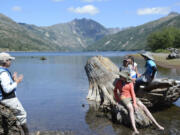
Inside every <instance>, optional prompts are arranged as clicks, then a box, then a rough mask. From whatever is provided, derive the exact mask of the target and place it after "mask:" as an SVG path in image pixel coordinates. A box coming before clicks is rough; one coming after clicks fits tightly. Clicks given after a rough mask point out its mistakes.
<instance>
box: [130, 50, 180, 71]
mask: <svg viewBox="0 0 180 135" xmlns="http://www.w3.org/2000/svg"><path fill="white" fill-rule="evenodd" d="M168 55H169V54H168V53H152V56H153V57H154V59H155V62H156V64H157V65H158V66H160V67H164V68H176V69H178V70H180V59H166V58H167V56H168ZM132 56H134V57H135V58H137V59H143V57H141V55H139V54H133V55H132Z"/></svg>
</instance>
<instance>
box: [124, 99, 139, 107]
mask: <svg viewBox="0 0 180 135" xmlns="http://www.w3.org/2000/svg"><path fill="white" fill-rule="evenodd" d="M138 101H139V99H138V98H136V103H137V102H138ZM132 102H133V100H132V98H124V99H122V100H121V103H122V104H123V105H125V106H127V105H128V104H129V103H132Z"/></svg>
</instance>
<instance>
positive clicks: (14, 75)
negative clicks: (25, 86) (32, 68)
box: [13, 72, 17, 80]
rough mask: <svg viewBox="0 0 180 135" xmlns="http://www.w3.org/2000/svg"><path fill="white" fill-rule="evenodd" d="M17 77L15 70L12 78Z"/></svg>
mask: <svg viewBox="0 0 180 135" xmlns="http://www.w3.org/2000/svg"><path fill="white" fill-rule="evenodd" d="M16 78H17V72H14V73H13V80H15V79H16Z"/></svg>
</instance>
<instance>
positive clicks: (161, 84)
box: [85, 56, 180, 127]
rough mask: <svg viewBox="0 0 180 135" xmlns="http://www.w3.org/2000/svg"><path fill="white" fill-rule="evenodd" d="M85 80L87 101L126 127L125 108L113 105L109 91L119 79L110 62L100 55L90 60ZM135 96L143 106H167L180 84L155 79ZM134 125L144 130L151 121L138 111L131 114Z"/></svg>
mask: <svg viewBox="0 0 180 135" xmlns="http://www.w3.org/2000/svg"><path fill="white" fill-rule="evenodd" d="M85 70H86V74H87V76H88V80H89V92H88V95H87V99H88V100H90V101H95V102H97V103H100V107H101V108H103V110H106V112H110V113H111V114H112V115H113V116H112V117H111V118H112V119H113V120H115V121H116V122H118V123H123V124H125V125H130V119H129V115H128V111H127V109H126V108H125V107H124V106H123V105H121V104H117V102H116V101H115V99H114V94H113V89H114V85H115V83H116V81H117V79H118V78H119V76H118V72H119V68H118V67H117V66H116V65H115V64H114V63H112V62H111V60H110V59H108V58H106V57H102V56H95V57H92V58H90V59H89V60H88V61H87V63H86V65H85ZM136 96H137V97H138V98H139V99H140V100H141V101H142V102H143V103H144V104H145V105H146V106H147V107H155V106H166V105H171V104H172V103H173V102H175V101H176V100H177V99H178V98H179V97H180V85H179V82H178V81H176V80H171V79H157V80H155V81H154V82H152V83H151V85H149V86H142V87H140V89H139V90H137V93H136ZM135 121H136V124H137V126H139V127H146V126H149V125H150V124H151V123H152V122H151V121H150V119H149V118H148V117H147V116H146V114H145V113H144V112H143V111H142V109H141V108H139V109H138V111H137V112H136V113H135Z"/></svg>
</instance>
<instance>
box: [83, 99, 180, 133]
mask: <svg viewBox="0 0 180 135" xmlns="http://www.w3.org/2000/svg"><path fill="white" fill-rule="evenodd" d="M88 103H89V110H88V111H87V112H86V116H85V120H86V123H87V124H88V125H89V127H90V129H91V130H93V131H94V132H95V133H96V134H98V135H110V134H111V135H134V134H135V133H134V132H133V131H132V129H131V128H127V127H125V126H123V125H116V124H113V123H112V122H110V121H109V120H108V119H107V118H105V117H104V115H103V113H102V112H101V111H99V104H97V103H95V102H92V101H89V102H88ZM179 112H180V107H178V106H176V105H172V106H171V107H170V108H168V109H166V110H163V111H159V112H156V113H153V115H154V116H155V118H156V119H157V120H158V122H159V123H161V125H163V126H164V127H165V131H159V130H157V128H156V127H155V126H151V127H149V128H146V129H140V130H139V131H140V134H142V135H179V134H180V127H179V125H180V116H179Z"/></svg>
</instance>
